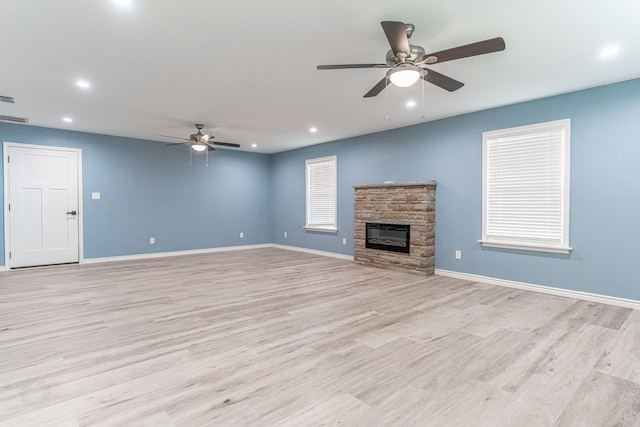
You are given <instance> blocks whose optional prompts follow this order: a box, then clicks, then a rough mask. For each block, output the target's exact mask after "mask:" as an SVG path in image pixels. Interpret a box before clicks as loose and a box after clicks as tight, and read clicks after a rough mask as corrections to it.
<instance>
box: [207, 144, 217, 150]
mask: <svg viewBox="0 0 640 427" xmlns="http://www.w3.org/2000/svg"><path fill="white" fill-rule="evenodd" d="M207 151H216V149H215V148H213V147H212V146H210V145H209V144H207Z"/></svg>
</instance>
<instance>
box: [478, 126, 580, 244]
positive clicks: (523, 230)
mask: <svg viewBox="0 0 640 427" xmlns="http://www.w3.org/2000/svg"><path fill="white" fill-rule="evenodd" d="M570 124H571V123H570V121H569V120H568V119H567V120H559V121H554V122H547V123H540V124H535V125H530V126H522V127H517V128H511V129H503V130H497V131H491V132H484V133H483V134H482V240H480V242H481V243H482V245H483V246H491V247H502V248H512V249H525V250H536V251H544V252H559V253H569V251H570V250H571V248H570V247H569V159H570V157H569V147H570V144H569V140H570V138H569V131H570Z"/></svg>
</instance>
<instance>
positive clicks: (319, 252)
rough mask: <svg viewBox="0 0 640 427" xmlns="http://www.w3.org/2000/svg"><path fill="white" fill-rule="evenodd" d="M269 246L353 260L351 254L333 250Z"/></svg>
mask: <svg viewBox="0 0 640 427" xmlns="http://www.w3.org/2000/svg"><path fill="white" fill-rule="evenodd" d="M271 246H272V247H274V248H278V249H286V250H289V251H296V252H306V253H308V254H314V255H321V256H328V257H331V258H338V259H344V260H347V261H353V255H344V254H337V253H335V252H326V251H318V250H316V249H307V248H300V247H298V246H289V245H278V244H272V245H271Z"/></svg>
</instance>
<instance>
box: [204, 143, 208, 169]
mask: <svg viewBox="0 0 640 427" xmlns="http://www.w3.org/2000/svg"><path fill="white" fill-rule="evenodd" d="M208 148H209V147H207V150H205V153H204V159H205V166H206V167H209V149H208Z"/></svg>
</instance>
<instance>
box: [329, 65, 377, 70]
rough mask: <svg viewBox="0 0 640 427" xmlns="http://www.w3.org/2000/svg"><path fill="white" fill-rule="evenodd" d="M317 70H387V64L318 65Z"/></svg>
mask: <svg viewBox="0 0 640 427" xmlns="http://www.w3.org/2000/svg"><path fill="white" fill-rule="evenodd" d="M316 68H317V69H318V70H342V69H345V68H389V66H388V65H387V64H340V65H318V66H317V67H316Z"/></svg>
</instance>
